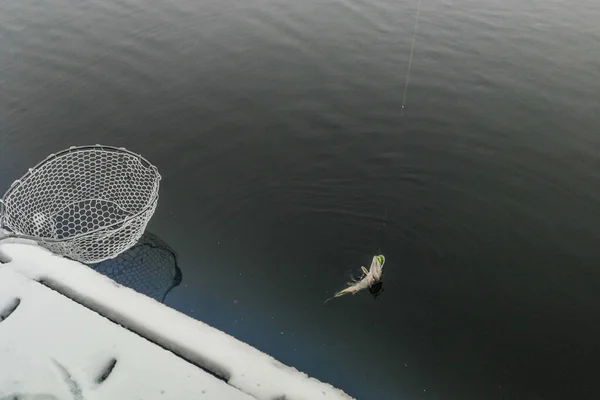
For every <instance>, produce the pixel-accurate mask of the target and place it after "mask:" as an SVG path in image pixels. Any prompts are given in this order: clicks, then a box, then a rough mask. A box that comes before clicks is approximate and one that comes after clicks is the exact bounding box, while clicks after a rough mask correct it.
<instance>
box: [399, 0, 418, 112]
mask: <svg viewBox="0 0 600 400" xmlns="http://www.w3.org/2000/svg"><path fill="white" fill-rule="evenodd" d="M421 2H422V0H419V3H418V4H417V15H416V17H415V29H414V30H413V38H412V45H411V46H410V56H409V57H408V68H407V70H406V82H405V84H404V96H402V109H401V110H400V116H403V115H404V106H405V105H406V94H407V93H408V82H409V81H410V68H411V66H412V59H413V54H414V52H415V42H416V41H417V29H418V28H419V18H420V16H421Z"/></svg>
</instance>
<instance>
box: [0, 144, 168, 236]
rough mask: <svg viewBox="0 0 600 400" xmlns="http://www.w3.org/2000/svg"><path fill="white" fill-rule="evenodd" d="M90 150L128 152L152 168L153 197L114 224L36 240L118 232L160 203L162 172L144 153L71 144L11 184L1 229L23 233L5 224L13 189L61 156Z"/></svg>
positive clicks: (2, 205) (1, 204) (0, 210)
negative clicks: (137, 209) (75, 233)
mask: <svg viewBox="0 0 600 400" xmlns="http://www.w3.org/2000/svg"><path fill="white" fill-rule="evenodd" d="M89 150H100V151H104V152H114V153H120V154H127V155H129V156H132V157H133V158H134V159H136V160H137V161H138V162H139V163H140V165H141V166H142V167H144V168H150V169H152V172H153V173H154V174H155V181H154V187H153V190H152V198H151V199H150V200H149V201H148V203H147V204H146V205H145V206H144V208H142V209H141V210H140V211H138V212H137V213H135V214H133V215H130V216H128V217H126V218H124V219H122V220H121V221H117V222H115V223H113V224H110V225H106V226H103V227H99V228H96V229H94V230H91V231H88V232H85V233H80V234H77V235H73V236H70V237H66V238H62V239H55V238H47V237H36V240H38V241H42V242H47V243H62V242H71V241H74V240H78V239H81V238H85V237H86V236H91V235H94V234H97V233H98V232H103V231H111V232H117V231H119V230H120V229H121V228H122V227H125V226H127V225H128V224H129V223H130V222H131V221H132V220H135V219H138V218H140V217H141V216H142V215H143V214H145V213H147V212H148V211H149V210H151V209H152V208H153V207H155V206H156V204H157V203H158V198H159V183H160V180H161V178H162V177H161V175H160V173H159V172H158V168H156V166H154V165H153V164H152V163H150V162H149V161H148V160H147V159H146V158H144V157H143V156H142V155H140V154H137V153H134V152H132V151H130V150H127V149H126V148H124V147H116V146H105V145H100V144H96V145H84V146H71V147H69V148H68V149H65V150H62V151H59V152H57V153H52V154H50V155H48V156H47V157H46V158H45V159H44V160H42V161H41V162H39V163H37V164H36V165H35V166H34V167H32V168H29V169H28V171H27V172H26V173H25V174H23V175H22V176H21V178H19V179H17V180H15V181H14V182H13V183H12V184H11V185H10V188H9V189H8V190H7V191H6V192H5V193H4V195H3V196H2V198H1V199H0V229H4V230H8V231H10V232H12V233H15V234H17V235H21V233H19V232H16V231H13V229H11V228H10V227H7V226H5V224H4V220H5V218H6V199H7V198H9V197H10V195H11V194H12V193H13V191H14V190H15V189H16V188H17V187H18V186H20V185H21V184H22V183H23V182H26V181H27V179H28V178H29V177H31V176H33V175H34V174H35V172H36V171H37V170H38V169H39V168H41V167H43V166H44V165H46V164H48V163H51V162H54V161H56V160H58V159H60V158H61V157H65V156H67V155H69V154H71V153H78V152H82V151H89ZM23 236H27V237H31V235H26V234H25V235H23Z"/></svg>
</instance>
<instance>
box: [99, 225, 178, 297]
mask: <svg viewBox="0 0 600 400" xmlns="http://www.w3.org/2000/svg"><path fill="white" fill-rule="evenodd" d="M90 267H92V268H93V269H95V270H96V271H97V272H99V273H101V274H103V275H106V276H108V277H109V278H111V279H113V280H114V281H115V282H117V283H119V284H121V285H123V286H127V287H130V288H132V289H134V290H135V291H137V292H139V293H143V294H145V295H146V296H149V297H152V298H153V299H155V300H158V301H160V302H163V301H164V299H165V297H166V295H167V294H168V293H169V291H171V289H173V288H174V287H177V286H178V285H179V284H180V283H181V279H182V274H181V270H180V269H179V266H178V264H177V255H176V254H175V251H174V250H173V249H172V248H171V247H170V246H169V245H168V244H167V243H165V242H164V241H163V240H161V239H160V238H159V237H157V236H156V235H154V234H152V233H150V232H148V231H146V232H145V233H144V234H143V235H142V237H141V238H140V240H139V241H138V242H137V243H136V244H135V246H133V247H132V248H130V249H129V250H127V251H125V252H123V253H121V254H119V256H118V257H116V258H113V259H111V260H106V261H103V262H101V263H98V264H91V265H90Z"/></svg>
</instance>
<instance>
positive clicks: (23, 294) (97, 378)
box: [0, 264, 253, 400]
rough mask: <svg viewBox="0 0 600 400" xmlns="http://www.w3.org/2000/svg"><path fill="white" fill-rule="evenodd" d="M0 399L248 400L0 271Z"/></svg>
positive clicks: (119, 329) (29, 282)
mask: <svg viewBox="0 0 600 400" xmlns="http://www.w3.org/2000/svg"><path fill="white" fill-rule="evenodd" d="M5 265H6V264H5ZM0 399H11V400H12V399H37V400H42V399H46V400H59V399H74V400H84V399H85V400H91V399H98V400H103V399H111V400H121V399H122V400H130V399H149V400H159V399H163V400H164V399H213V400H217V399H235V400H251V399H253V397H252V396H250V395H248V394H245V393H242V392H241V391H239V390H238V389H236V388H234V387H232V386H230V385H228V384H227V383H225V382H223V381H221V380H219V379H217V378H215V377H213V376H212V375H209V374H208V373H206V372H204V371H203V370H201V369H199V368H197V367H195V366H194V365H192V364H190V363H188V362H186V361H184V360H183V359H181V358H179V357H177V356H176V355H174V354H173V353H171V352H169V351H166V350H164V349H162V348H160V347H158V346H156V345H154V344H152V343H150V342H148V341H147V340H145V339H143V338H141V337H140V336H138V335H136V334H135V333H132V332H129V331H128V330H126V329H124V328H123V327H121V326H119V325H116V324H114V323H112V322H110V321H109V320H107V319H106V318H104V317H102V316H100V315H98V314H97V313H95V312H93V311H90V310H88V309H87V308H85V307H83V306H81V305H79V304H77V303H75V302H74V301H71V300H70V299H68V298H66V297H64V296H63V295H61V294H59V293H57V292H55V291H53V290H51V289H49V288H47V287H44V286H43V285H41V284H40V283H38V282H35V281H33V280H31V279H29V278H26V277H25V276H23V275H20V274H18V273H16V272H15V271H14V270H12V269H10V268H6V267H2V266H1V264H0Z"/></svg>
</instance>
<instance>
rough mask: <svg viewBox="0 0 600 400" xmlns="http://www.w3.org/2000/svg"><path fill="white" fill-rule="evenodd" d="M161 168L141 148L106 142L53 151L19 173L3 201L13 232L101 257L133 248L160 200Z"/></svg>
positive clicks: (86, 259) (62, 250)
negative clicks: (112, 145) (104, 143)
mask: <svg viewBox="0 0 600 400" xmlns="http://www.w3.org/2000/svg"><path fill="white" fill-rule="evenodd" d="M159 183H160V174H159V173H158V170H157V168H156V167H155V166H153V165H152V164H150V163H149V162H148V161H147V160H145V159H144V158H143V157H141V156H140V155H138V154H135V153H132V152H130V151H128V150H126V149H123V148H115V147H108V146H100V145H95V146H83V147H71V148H69V149H67V150H64V151H62V152H60V153H57V154H52V155H50V156H49V157H47V158H46V160H44V161H42V162H41V163H40V164H38V165H37V166H35V167H34V168H31V169H30V170H29V171H28V172H27V173H26V174H25V175H24V176H23V177H22V178H21V179H19V180H17V181H15V182H14V183H13V184H12V186H11V187H10V189H8V191H7V192H6V193H5V194H4V197H3V199H2V201H1V203H0V206H1V209H0V221H1V227H2V228H3V229H4V230H5V231H7V232H8V236H9V237H22V238H28V239H33V240H35V241H37V242H38V243H39V244H40V245H41V246H44V247H46V248H48V249H49V250H51V251H52V252H54V253H56V254H59V255H62V256H65V257H68V258H71V259H74V260H77V261H80V262H82V263H86V264H90V263H98V262H101V261H104V260H107V259H110V258H114V257H116V256H117V255H119V254H121V253H122V252H123V251H125V250H127V249H129V248H131V247H132V246H133V245H135V243H136V242H137V241H138V239H139V238H140V237H141V236H142V234H143V233H144V230H145V229H146V225H147V224H148V221H149V220H150V218H151V217H152V215H153V214H154V210H155V209H156V205H157V202H158V190H159Z"/></svg>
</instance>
